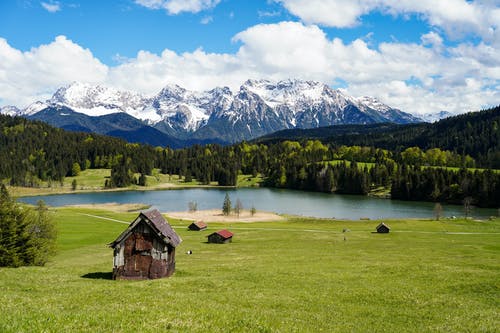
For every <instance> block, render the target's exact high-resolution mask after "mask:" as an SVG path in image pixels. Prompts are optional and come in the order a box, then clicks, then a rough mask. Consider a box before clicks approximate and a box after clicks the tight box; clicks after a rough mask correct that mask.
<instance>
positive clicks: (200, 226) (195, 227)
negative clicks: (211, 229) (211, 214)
mask: <svg viewBox="0 0 500 333" xmlns="http://www.w3.org/2000/svg"><path fill="white" fill-rule="evenodd" d="M207 227H208V226H207V224H206V223H205V222H203V221H197V222H193V223H191V224H190V225H189V226H188V229H189V230H192V231H201V230H205V229H206V228H207Z"/></svg>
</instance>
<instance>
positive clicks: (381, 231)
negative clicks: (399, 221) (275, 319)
mask: <svg viewBox="0 0 500 333" xmlns="http://www.w3.org/2000/svg"><path fill="white" fill-rule="evenodd" d="M389 230H391V228H389V226H388V225H387V224H385V223H383V222H382V223H380V224H379V225H378V226H377V233H379V234H388V233H389Z"/></svg>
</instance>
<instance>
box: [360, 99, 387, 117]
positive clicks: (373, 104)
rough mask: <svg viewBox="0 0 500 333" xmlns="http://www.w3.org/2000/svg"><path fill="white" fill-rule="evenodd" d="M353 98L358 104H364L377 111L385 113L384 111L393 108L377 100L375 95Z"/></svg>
mask: <svg viewBox="0 0 500 333" xmlns="http://www.w3.org/2000/svg"><path fill="white" fill-rule="evenodd" d="M355 100H356V101H357V102H358V103H359V104H362V105H365V106H367V107H369V108H370V109H373V110H376V111H379V112H382V113H386V112H389V111H391V110H393V108H391V107H390V106H388V105H386V104H384V103H382V102H381V101H379V100H378V99H376V98H375V97H370V96H363V97H359V98H356V99H355Z"/></svg>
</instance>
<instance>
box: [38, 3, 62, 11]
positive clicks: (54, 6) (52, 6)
mask: <svg viewBox="0 0 500 333" xmlns="http://www.w3.org/2000/svg"><path fill="white" fill-rule="evenodd" d="M40 5H41V6H42V7H43V8H45V10H47V11H48V12H50V13H55V12H58V11H60V10H61V5H60V4H59V2H57V1H55V2H41V3H40Z"/></svg>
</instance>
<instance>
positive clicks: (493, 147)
mask: <svg viewBox="0 0 500 333" xmlns="http://www.w3.org/2000/svg"><path fill="white" fill-rule="evenodd" d="M499 123H500V109H499V108H498V107H497V108H494V109H491V110H486V111H482V112H476V113H471V114H465V115H461V116H457V117H453V118H450V119H446V120H442V121H440V122H438V123H436V124H424V125H409V126H406V127H397V128H395V129H394V128H393V129H388V130H386V131H382V132H380V133H377V134H373V133H372V134H370V132H369V129H368V132H367V133H364V134H361V135H359V134H358V135H355V134H342V135H340V136H337V137H335V136H334V137H332V136H328V135H324V136H323V137H322V138H317V137H316V138H317V140H316V139H314V138H315V136H314V135H311V137H302V138H300V139H298V140H263V141H261V142H252V143H247V142H242V143H239V144H235V145H232V146H220V145H215V144H212V145H206V146H199V145H194V146H192V147H189V148H184V149H177V150H173V149H170V148H168V147H167V148H163V147H151V146H146V145H139V144H131V143H127V142H125V141H122V140H120V139H116V138H110V137H106V136H100V135H95V134H88V133H73V132H66V131H64V130H61V129H57V128H53V127H51V126H49V125H47V124H44V123H42V122H37V121H29V120H26V119H23V118H18V117H9V116H0V128H1V132H0V160H1V161H2V163H1V165H0V179H2V180H3V181H4V182H6V183H9V184H10V185H13V186H29V187H37V186H40V184H41V182H42V181H43V182H48V184H49V185H48V186H51V185H50V184H54V183H57V182H61V181H62V180H63V179H64V177H67V176H72V175H75V173H78V172H79V171H80V170H85V169H88V168H92V169H98V168H107V169H111V177H110V179H108V180H106V184H103V186H104V185H105V186H106V187H108V188H111V187H125V186H128V185H130V184H131V183H136V184H139V185H144V179H145V177H144V176H145V175H150V174H151V173H152V171H153V169H159V170H160V171H161V173H163V174H171V175H173V174H175V175H180V176H182V177H184V179H185V180H186V181H191V180H193V179H195V180H196V181H198V182H199V183H200V184H210V183H212V182H217V184H218V185H221V186H236V185H237V179H238V175H239V174H248V175H254V176H256V175H261V176H262V177H263V179H264V182H263V186H270V187H281V188H291V189H299V190H307V191H321V192H335V193H349V194H361V195H366V194H368V193H369V192H372V191H374V190H377V189H382V190H385V191H390V194H391V197H392V198H394V199H403V200H426V201H436V202H449V203H457V204H460V203H462V202H463V201H464V200H468V201H470V202H471V203H472V204H474V205H477V206H482V207H498V206H499V199H498V198H500V173H499V172H497V171H495V170H493V169H495V168H500V151H499V147H500V145H499V141H500V129H499V128H498V126H499ZM422 126H424V127H422ZM389 127H390V126H389ZM318 130H322V131H327V130H326V129H318ZM311 131H313V130H311ZM391 140H392V141H391ZM137 174H140V176H136V175H137Z"/></svg>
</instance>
